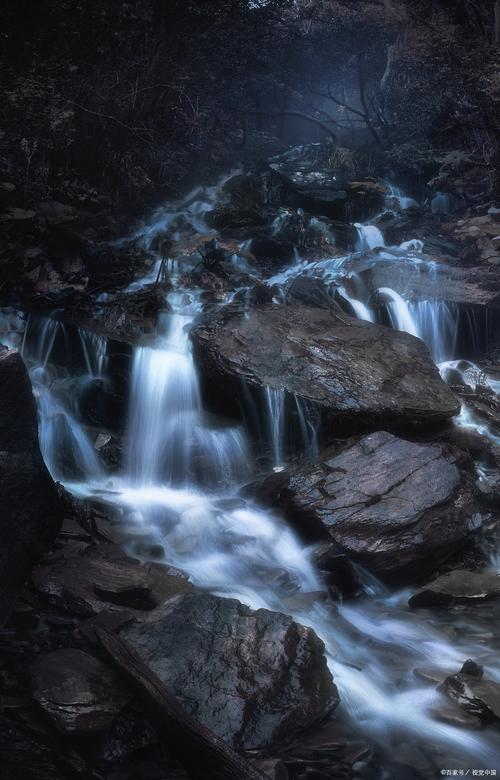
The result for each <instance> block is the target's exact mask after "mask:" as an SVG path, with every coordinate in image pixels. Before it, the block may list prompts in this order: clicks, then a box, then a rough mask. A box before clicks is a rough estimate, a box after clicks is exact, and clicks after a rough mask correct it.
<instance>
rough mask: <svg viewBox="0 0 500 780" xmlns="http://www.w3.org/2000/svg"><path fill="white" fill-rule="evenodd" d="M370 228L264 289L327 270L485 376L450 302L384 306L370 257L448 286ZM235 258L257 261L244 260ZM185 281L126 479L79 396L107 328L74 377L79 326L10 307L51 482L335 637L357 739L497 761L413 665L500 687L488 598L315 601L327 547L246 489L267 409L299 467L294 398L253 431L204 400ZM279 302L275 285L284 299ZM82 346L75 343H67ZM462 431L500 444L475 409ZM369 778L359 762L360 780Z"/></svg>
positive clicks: (7, 330) (140, 405) (161, 326)
mask: <svg viewBox="0 0 500 780" xmlns="http://www.w3.org/2000/svg"><path fill="white" fill-rule="evenodd" d="M220 186H221V184H220V183H219V185H217V186H215V187H212V188H205V189H202V188H199V190H197V191H193V192H191V193H189V195H188V196H187V197H186V198H185V199H184V200H181V201H178V202H176V203H174V204H170V205H167V206H165V207H164V208H162V209H159V210H158V211H157V212H156V213H155V214H154V215H153V216H152V218H151V220H150V221H149V222H148V223H147V224H145V225H144V226H143V227H142V228H141V229H140V230H138V231H137V233H136V234H135V237H136V240H137V241H138V242H139V243H140V244H141V245H142V246H143V247H144V248H145V249H147V250H148V251H153V250H152V249H151V245H152V243H153V241H154V239H155V237H157V236H158V235H160V234H161V233H163V232H164V231H165V230H166V229H167V228H169V227H171V226H174V227H175V224H176V221H177V222H178V221H179V217H180V216H182V221H183V224H184V225H186V224H187V225H189V226H190V228H191V230H192V232H193V233H197V232H208V229H207V227H206V225H205V223H204V214H205V213H206V212H207V211H209V210H210V209H211V208H212V207H213V203H214V201H215V199H216V197H217V193H218V190H219V187H220ZM389 197H390V199H391V200H393V199H394V198H400V200H401V208H405V207H406V206H407V205H409V204H411V203H412V202H413V201H411V199H408V198H406V196H404V194H403V193H401V191H399V190H397V189H396V188H392V190H391V194H390V196H389ZM285 218H286V215H283V216H282V217H281V219H285ZM278 219H279V217H278ZM355 227H356V229H357V233H358V246H357V248H356V250H355V251H354V252H351V253H348V254H346V255H345V256H341V257H338V256H336V257H334V258H326V259H321V260H315V261H310V260H308V259H307V258H305V257H298V255H297V253H295V256H294V259H293V261H292V263H291V264H290V266H289V267H287V268H286V269H285V270H283V271H281V272H280V273H278V274H275V275H274V276H272V277H271V278H268V279H265V283H266V284H267V285H268V286H273V287H276V288H277V289H280V290H285V289H286V286H287V285H288V284H289V283H290V282H291V281H292V280H293V279H294V278H296V277H298V276H300V275H309V276H313V277H319V278H321V279H322V280H323V282H324V283H325V284H326V285H327V288H328V289H329V290H330V291H331V296H332V298H334V297H335V299H336V300H337V301H338V302H340V304H341V305H342V306H343V308H344V309H345V311H346V312H347V313H348V314H351V315H353V316H355V317H357V318H359V319H363V320H367V321H371V322H380V321H381V316H382V320H383V322H384V323H385V324H390V325H391V326H392V327H393V328H395V329H397V330H403V331H406V332H408V333H410V334H413V335H414V336H417V337H419V338H421V339H422V340H423V341H424V342H425V343H426V344H427V346H428V348H429V350H430V352H431V355H432V357H433V359H434V361H435V363H436V364H437V366H438V368H439V370H440V372H441V375H442V377H443V378H444V379H445V381H446V380H447V379H448V377H449V376H450V375H451V374H453V375H454V376H455V375H456V373H457V372H458V373H459V374H460V376H461V378H462V380H463V382H464V383H465V384H470V385H471V386H473V382H474V376H475V372H479V371H480V369H479V368H478V367H477V366H476V364H475V363H474V362H473V360H472V359H471V356H470V355H468V356H467V359H463V358H464V356H463V355H461V354H460V353H459V349H460V341H461V340H460V338H459V332H458V331H459V315H458V310H457V309H456V307H454V306H452V305H449V304H447V303H446V302H444V301H440V300H438V299H433V300H424V301H416V302H415V301H407V300H405V299H404V297H402V296H401V295H400V294H399V293H398V292H396V291H395V290H392V289H390V288H389V287H381V288H380V289H379V290H378V296H379V303H378V304H377V306H375V305H373V302H372V301H370V297H369V296H368V295H366V294H365V292H364V290H363V282H362V281H361V279H360V277H359V276H358V272H357V265H358V264H359V263H360V261H361V258H362V261H363V263H365V264H366V263H367V262H368V263H378V262H380V261H381V260H384V259H390V260H394V261H396V262H398V263H401V264H402V265H403V267H405V268H406V267H408V268H415V267H416V266H420V265H422V264H427V266H428V268H427V270H428V272H429V273H432V274H434V276H435V279H436V289H439V273H440V270H439V267H438V266H437V264H436V263H435V262H433V261H431V260H427V259H426V258H425V257H424V256H423V255H422V251H421V249H422V247H421V244H420V242H418V241H413V242H411V241H410V242H406V243H405V244H403V245H401V246H399V247H386V246H385V242H384V238H383V235H382V233H381V232H380V230H379V228H378V227H376V226H375V225H363V224H356V225H355ZM232 262H233V263H235V264H238V263H241V264H242V267H245V268H247V267H248V263H247V260H243V259H242V258H240V257H239V256H238V255H234V256H233V258H232ZM160 264H161V258H160V256H159V254H158V255H156V256H155V262H154V264H153V266H152V268H151V269H150V271H149V273H148V274H147V275H146V276H145V277H144V279H142V280H137V281H136V282H134V283H132V284H131V285H130V286H129V288H128V289H129V291H130V292H133V291H135V290H138V289H140V288H141V285H145V284H150V283H151V282H154V280H155V279H156V277H157V276H158V273H159V271H160ZM192 264H193V265H194V264H196V260H193V261H192ZM185 270H186V266H185V265H184V266H183V268H182V272H184V271H185ZM253 272H254V273H255V271H253ZM170 280H171V282H172V284H173V289H172V290H171V291H170V292H169V293H168V294H167V296H166V304H167V305H168V312H165V313H163V314H162V315H161V316H160V318H159V321H158V327H157V332H156V334H155V336H154V338H152V339H149V340H148V342H147V343H144V344H142V343H141V344H139V345H137V346H135V347H134V348H133V355H132V359H131V363H130V365H131V377H130V397H129V409H128V424H127V434H126V441H125V445H126V457H125V464H124V466H123V468H122V470H121V472H120V473H118V474H116V473H115V474H109V473H107V472H106V470H105V469H104V467H103V465H102V463H101V461H100V460H99V458H98V453H97V451H96V449H95V447H94V444H93V440H92V436H91V432H89V431H88V430H87V429H85V427H84V426H83V425H82V424H81V421H80V419H79V411H78V406H77V404H76V403H75V401H74V398H75V389H74V388H75V384H76V385H78V384H80V385H82V384H85V383H86V382H89V381H90V380H93V379H94V380H95V379H96V378H97V379H99V380H101V381H103V382H106V379H107V375H108V374H107V372H108V357H107V342H106V339H105V338H104V337H102V336H98V335H96V334H92V333H89V332H88V331H85V330H84V329H81V330H80V341H81V354H82V360H81V363H82V370H81V371H80V373H79V375H78V376H75V375H73V374H72V371H71V370H70V368H68V370H67V371H66V372H64V371H62V370H61V367H60V366H57V367H56V366H55V365H54V364H53V362H52V354H53V350H54V346H55V344H56V343H57V344H58V349H59V352H60V351H61V349H63V350H64V342H65V339H66V336H65V326H64V324H62V323H61V322H58V321H57V319H53V318H50V317H41V316H37V315H30V316H29V317H27V318H26V317H25V316H24V315H22V314H21V313H19V312H15V311H12V310H4V311H3V313H2V314H1V316H0V341H2V343H8V344H9V345H10V346H15V347H17V348H19V349H21V351H22V353H23V355H24V357H25V359H26V361H27V363H28V365H29V367H30V374H31V378H32V382H33V387H34V392H35V395H36V398H37V402H38V409H39V416H40V439H41V447H42V452H43V456H44V459H45V462H46V463H47V466H48V467H49V470H50V471H51V473H52V475H53V477H54V478H55V479H58V480H60V481H62V482H63V484H64V485H65V487H66V488H67V489H68V490H70V491H71V492H73V493H74V494H75V495H78V496H81V497H90V498H92V499H94V500H99V501H101V502H103V503H104V504H107V505H109V506H111V507H112V508H113V510H114V511H115V513H116V515H117V516H118V517H119V519H120V523H121V525H122V527H123V529H124V538H125V545H126V548H127V550H129V551H130V553H131V554H132V555H135V556H136V557H140V558H142V559H144V560H147V559H148V550H151V549H155V550H158V549H160V550H161V551H163V553H162V554H163V555H164V558H163V560H164V561H165V562H166V563H168V564H171V565H173V566H176V567H177V568H179V569H181V570H182V571H184V572H186V573H187V574H188V575H189V577H190V579H191V581H192V582H193V583H194V584H195V586H197V587H198V588H200V589H203V590H206V591H209V592H211V593H214V594H217V595H221V596H226V597H232V598H236V599H239V600H240V601H242V602H244V603H245V604H247V605H249V606H250V607H252V608H254V609H258V608H266V609H271V610H275V611H280V612H285V613H287V614H290V615H292V616H293V617H294V618H295V619H296V620H297V621H298V622H299V623H302V624H304V625H307V626H310V627H312V628H313V629H314V630H315V631H316V633H317V634H318V636H320V637H321V639H322V640H323V642H324V643H325V647H326V652H327V656H328V663H329V666H330V668H331V671H332V673H333V675H334V680H335V683H336V685H337V686H338V689H339V693H340V697H341V704H340V706H339V708H338V709H337V710H336V712H335V715H336V717H338V718H341V720H342V721H343V722H344V723H345V724H346V727H347V728H349V729H350V731H351V733H354V734H355V735H357V736H359V735H360V734H361V735H364V736H365V737H367V738H368V739H370V740H372V741H374V742H375V743H376V744H378V745H379V746H380V749H381V750H382V751H389V752H391V751H392V752H393V753H394V752H395V753H398V751H400V750H403V749H404V747H403V748H402V747H401V746H404V745H405V743H408V742H412V741H413V742H416V743H418V745H419V746H420V748H421V750H422V752H423V754H424V755H425V756H426V757H427V758H428V759H429V761H430V762H431V763H434V765H435V766H436V767H437V768H439V769H440V768H443V767H449V768H452V769H453V768H454V767H456V768H458V767H462V768H463V767H468V768H471V769H472V768H483V769H491V768H493V767H496V766H497V765H498V758H499V755H500V748H499V745H498V736H495V733H494V732H493V731H490V730H488V729H484V730H482V731H481V732H475V731H473V730H468V729H467V728H464V727H458V726H455V725H453V724H452V723H451V722H448V723H446V722H445V721H444V719H443V718H442V717H441V716H440V712H441V714H442V711H443V708H444V707H445V706H446V703H447V700H446V699H445V697H444V696H443V695H441V694H440V693H438V692H437V691H436V689H435V684H433V683H432V682H429V681H426V680H425V679H424V678H423V677H422V676H417V675H415V674H414V669H415V668H421V667H427V666H432V667H441V668H443V669H446V670H450V672H456V671H458V670H459V669H460V667H461V666H462V664H463V663H464V661H465V660H466V659H468V658H472V659H474V660H475V661H476V662H477V663H480V664H482V666H483V667H484V670H485V676H486V677H488V678H490V679H492V680H496V681H497V682H500V655H499V653H498V638H496V637H495V633H494V625H493V624H492V622H491V615H490V612H489V607H488V606H481V607H478V608H477V609H476V613H477V615H476V614H475V617H474V619H473V620H472V619H471V613H470V611H469V612H461V611H460V610H456V611H454V612H445V611H442V612H441V611H439V610H437V611H435V612H427V611H425V610H421V611H417V612H413V611H411V610H410V609H409V608H408V597H409V595H410V593H411V591H410V590H396V591H389V590H388V589H387V588H386V587H385V586H384V585H382V584H381V583H379V582H378V581H377V580H376V579H375V578H374V577H373V576H371V575H369V574H368V573H367V572H363V571H361V572H360V576H361V578H362V582H363V585H364V590H365V594H364V596H363V597H362V598H361V599H359V600H357V601H354V602H352V601H351V602H347V603H340V604H338V605H335V606H333V605H331V604H330V603H329V602H328V600H324V599H318V598H317V595H318V593H321V592H322V591H324V589H325V586H324V584H323V583H322V581H321V579H320V577H319V574H318V573H317V572H316V570H315V567H314V565H313V557H312V552H313V550H312V548H311V547H308V546H307V545H304V544H303V543H302V542H301V541H300V540H299V538H298V537H297V536H296V534H295V533H294V532H293V531H292V530H291V529H290V527H289V526H287V525H286V523H285V522H284V520H283V519H282V518H281V517H280V516H279V514H277V513H274V512H271V511H267V510H264V509H262V508H261V507H259V506H258V505H257V504H255V503H253V502H252V501H251V500H247V499H245V500H243V499H242V498H241V496H240V494H239V491H240V488H241V487H242V486H243V485H245V484H247V483H249V482H251V481H252V479H255V474H256V473H257V472H258V470H259V466H258V460H259V458H260V457H261V456H262V455H263V452H257V451H256V448H255V446H254V443H253V441H254V439H255V431H252V432H251V433H252V435H249V430H248V427H249V425H250V423H249V421H251V420H253V419H255V417H258V420H259V424H260V426H261V427H262V428H264V429H265V435H264V439H265V441H266V442H268V444H269V445H270V446H268V447H267V450H266V452H267V454H268V457H270V459H271V461H272V466H273V468H274V470H275V471H278V470H281V469H283V468H285V467H286V466H287V462H288V459H289V457H290V452H289V451H287V447H286V445H285V433H284V431H285V427H286V425H285V423H286V421H285V419H284V416H285V405H284V400H283V394H282V393H281V392H280V391H279V390H274V389H271V388H268V389H267V390H266V392H265V394H264V397H263V398H262V409H258V410H255V409H251V408H248V409H247V410H245V412H246V414H245V419H246V421H247V423H246V425H245V424H237V423H235V422H234V421H227V420H224V419H220V418H217V417H215V416H214V415H212V414H209V413H208V412H207V411H206V410H205V409H204V408H203V405H202V397H201V392H200V384H199V379H198V375H197V371H196V366H195V363H194V360H193V356H192V353H191V347H190V340H189V328H190V326H191V325H192V323H193V322H194V321H195V320H196V318H197V317H198V316H199V315H200V314H201V313H202V311H203V308H204V298H203V292H202V290H199V289H186V288H185V287H183V286H182V280H183V275H182V273H181V269H179V268H178V267H176V265H175V264H174V270H173V273H172V276H171V277H170ZM244 294H245V291H244V290H239V291H237V293H236V294H234V293H229V294H228V295H227V300H226V301H225V302H224V301H222V302H221V304H220V305H221V306H223V305H224V303H230V302H231V301H232V300H233V299H234V297H235V295H236V296H237V297H238V299H240V300H243V299H244ZM281 299H282V296H280V295H276V296H275V298H274V301H275V305H277V306H279V305H280V301H281ZM380 301H382V304H383V305H382V310H383V311H382V315H381V307H380ZM470 330H471V333H472V336H471V339H472V340H474V339H475V340H476V342H477V341H478V340H479V339H480V334H479V331H478V329H475V325H474V323H473V322H471V323H470ZM476 331H477V332H476ZM61 345H62V346H61ZM67 348H68V351H69V350H70V349H71V347H70V344H69V341H68V347H67ZM69 363H70V361H69ZM485 381H486V382H487V383H488V385H489V387H490V388H491V390H492V391H493V392H494V393H496V394H497V395H500V379H498V378H495V377H494V376H487V377H486V378H485ZM249 403H250V402H249ZM297 413H298V419H299V424H300V430H301V431H302V439H303V442H302V454H305V455H306V456H309V457H313V456H314V454H315V453H317V451H318V443H317V440H316V429H315V420H314V419H313V418H312V417H311V416H310V415H309V412H308V409H307V408H306V407H305V406H303V405H301V404H299V403H298V404H297ZM454 424H455V425H459V426H463V427H464V428H467V427H470V428H472V429H474V430H476V431H478V432H479V433H480V434H481V435H483V436H486V437H489V438H491V439H492V440H493V441H498V436H497V435H496V434H495V432H494V431H493V430H491V429H490V428H489V427H488V426H487V424H486V423H482V422H479V421H477V420H476V419H475V417H474V413H473V411H472V410H471V409H469V408H468V407H467V406H466V405H465V404H464V405H463V407H462V412H461V414H460V417H459V418H457V419H456V421H455V422H454ZM63 449H66V450H67V449H69V450H70V451H71V458H72V461H73V462H74V464H75V475H78V478H76V476H75V477H73V478H68V476H67V475H66V474H64V473H62V472H61V469H60V453H61V451H62V450H63ZM264 449H265V446H264V445H263V450H264ZM207 464H208V465H207ZM499 560H500V554H498V555H497V554H495V552H494V551H493V553H492V555H491V568H492V570H495V571H497V570H498V568H497V566H498V562H499ZM439 769H438V770H437V771H439ZM363 776H364V775H363V768H362V766H360V767H359V777H363ZM386 776H387V777H391V776H392V775H386ZM416 776H418V775H416Z"/></svg>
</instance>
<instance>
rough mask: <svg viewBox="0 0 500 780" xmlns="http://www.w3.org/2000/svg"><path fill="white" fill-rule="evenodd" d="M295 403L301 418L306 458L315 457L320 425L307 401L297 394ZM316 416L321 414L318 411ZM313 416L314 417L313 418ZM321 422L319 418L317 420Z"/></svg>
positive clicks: (317, 449)
mask: <svg viewBox="0 0 500 780" xmlns="http://www.w3.org/2000/svg"><path fill="white" fill-rule="evenodd" d="M295 404H296V406H297V416H298V420H299V427H300V432H301V434H302V442H303V445H304V454H305V456H306V458H315V457H317V455H318V452H319V447H318V430H317V429H318V425H315V422H314V417H313V411H312V409H311V410H309V409H308V407H307V403H306V401H304V399H303V398H301V397H300V396H298V395H296V394H295ZM316 417H319V414H318V413H316ZM311 418H313V419H311ZM316 422H317V423H319V419H318V420H317V421H316Z"/></svg>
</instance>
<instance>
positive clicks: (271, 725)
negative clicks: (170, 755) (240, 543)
mask: <svg viewBox="0 0 500 780" xmlns="http://www.w3.org/2000/svg"><path fill="white" fill-rule="evenodd" d="M122 635H123V636H125V637H126V639H127V640H128V641H129V642H131V644H132V645H133V646H134V647H135V649H136V650H137V651H138V652H139V654H140V655H141V656H142V658H143V659H144V660H145V662H146V663H147V664H148V665H149V667H150V668H151V669H152V670H153V671H154V672H156V674H158V675H159V677H160V678H161V679H162V680H163V682H164V683H165V685H166V686H167V688H168V689H169V690H170V691H171V692H172V693H173V694H174V695H175V696H176V697H178V699H179V700H180V702H181V703H182V704H183V705H184V707H185V708H186V710H187V711H188V712H189V713H190V714H191V715H192V716H193V717H194V718H195V719H196V720H198V721H199V722H200V723H201V724H203V725H204V726H206V727H208V728H209V729H210V730H212V731H214V732H215V733H216V734H218V735H219V736H221V737H222V738H223V739H225V740H226V741H227V742H229V743H231V744H232V745H233V746H234V747H236V748H237V749H254V748H263V747H267V746H269V745H272V744H274V743H277V742H280V741H281V740H284V739H286V738H288V737H290V736H291V735H293V733H294V732H295V731H299V730H301V729H304V728H307V727H308V726H310V725H312V724H313V723H314V722H316V721H318V720H320V719H321V718H323V717H324V716H325V715H327V713H328V712H329V711H330V710H331V709H333V707H335V706H336V705H337V704H338V701H339V698H338V694H337V689H336V687H335V685H334V683H333V681H332V677H331V674H330V672H329V670H328V667H327V665H326V659H325V656H324V654H323V651H324V645H323V643H322V642H321V640H320V639H318V637H317V636H316V634H315V633H314V632H313V631H312V630H311V629H309V628H304V627H303V626H300V625H298V624H297V623H295V622H294V621H293V620H292V618H291V617H288V616H287V615H283V614H280V613H277V612H269V611H268V610H264V609H259V610H257V611H256V612H254V611H252V610H251V609H249V608H248V607H246V606H244V605H243V604H241V603H240V602H238V601H236V600H234V599H223V598H218V597H216V596H210V595H207V594H194V593H193V594H188V595H186V596H185V597H184V598H183V599H182V601H181V602H176V603H173V602H172V603H171V605H169V606H167V608H164V609H163V610H158V615H157V616H154V615H152V616H151V619H149V620H147V621H142V622H140V623H137V624H134V625H131V626H127V627H126V628H125V629H124V630H123V631H122Z"/></svg>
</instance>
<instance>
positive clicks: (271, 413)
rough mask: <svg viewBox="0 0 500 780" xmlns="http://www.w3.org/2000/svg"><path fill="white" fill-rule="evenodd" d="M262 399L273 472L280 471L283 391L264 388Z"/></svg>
mask: <svg viewBox="0 0 500 780" xmlns="http://www.w3.org/2000/svg"><path fill="white" fill-rule="evenodd" d="M264 397H265V400H266V406H267V414H268V424H269V438H270V441H271V446H272V453H273V466H274V470H275V471H281V470H282V469H283V468H284V422H285V419H284V418H285V391H284V390H281V389H278V388H275V387H269V386H266V387H265V389H264Z"/></svg>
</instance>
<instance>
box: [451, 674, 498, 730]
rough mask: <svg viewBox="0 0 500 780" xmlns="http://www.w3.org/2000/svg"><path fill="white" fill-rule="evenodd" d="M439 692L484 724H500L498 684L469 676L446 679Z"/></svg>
mask: <svg viewBox="0 0 500 780" xmlns="http://www.w3.org/2000/svg"><path fill="white" fill-rule="evenodd" d="M440 690H441V691H442V692H443V693H445V694H446V695H447V696H448V697H449V698H450V699H452V700H453V701H455V702H456V703H457V704H459V705H460V707H461V708H462V709H464V710H465V712H467V713H468V714H469V715H474V716H475V717H478V718H479V719H480V720H481V721H484V722H486V723H495V724H497V725H498V724H499V723H500V684H499V683H497V682H493V681H492V680H485V679H484V678H481V677H477V676H475V675H474V676H473V675H470V674H463V673H462V672H460V673H459V674H455V675H453V676H451V677H447V678H446V680H445V681H444V683H443V684H442V685H441V687H440Z"/></svg>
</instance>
